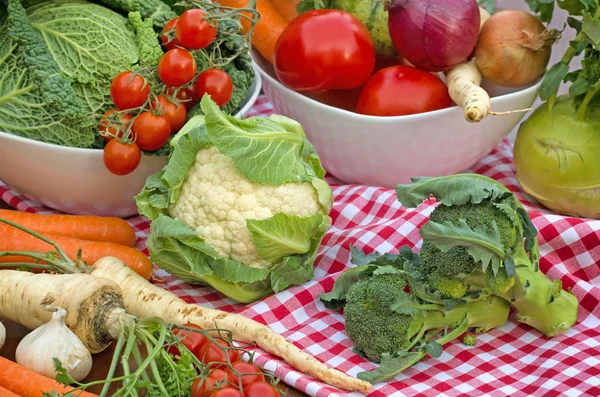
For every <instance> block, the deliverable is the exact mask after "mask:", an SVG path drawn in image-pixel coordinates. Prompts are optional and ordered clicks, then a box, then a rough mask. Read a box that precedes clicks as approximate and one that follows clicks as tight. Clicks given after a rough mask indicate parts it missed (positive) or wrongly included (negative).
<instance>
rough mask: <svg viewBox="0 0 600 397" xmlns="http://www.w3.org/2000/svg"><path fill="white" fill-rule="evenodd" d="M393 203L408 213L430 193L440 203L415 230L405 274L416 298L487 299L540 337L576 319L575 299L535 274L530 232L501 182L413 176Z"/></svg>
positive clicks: (533, 234)
mask: <svg viewBox="0 0 600 397" xmlns="http://www.w3.org/2000/svg"><path fill="white" fill-rule="evenodd" d="M396 192H397V195H398V199H399V200H400V202H401V203H402V204H403V205H405V206H413V207H416V206H417V205H419V204H420V203H421V201H422V200H425V199H428V198H429V196H430V195H431V194H433V195H434V196H435V198H436V199H437V200H438V201H440V205H439V206H438V207H436V209H435V210H434V211H433V212H432V214H431V216H430V218H429V221H428V222H427V223H426V224H425V225H423V227H422V228H421V230H420V233H421V237H423V246H422V248H421V255H420V261H418V262H416V263H408V262H407V265H406V267H405V270H406V271H407V272H408V273H409V274H410V277H409V278H408V281H409V284H410V285H411V289H412V290H413V291H414V293H415V294H416V295H418V296H419V297H420V298H421V299H423V300H425V301H428V302H433V303H444V304H445V305H446V307H447V308H448V307H451V306H453V305H456V304H457V303H462V302H467V301H473V300H477V299H480V298H481V297H484V296H488V295H495V296H499V297H502V298H503V299H506V300H507V301H509V302H511V303H512V304H513V306H514V307H515V308H516V309H517V311H518V314H517V319H518V320H519V321H521V322H524V323H527V324H529V325H531V326H532V327H534V328H536V329H537V330H539V331H541V332H543V333H544V334H545V335H546V336H548V337H553V336H557V335H560V334H562V333H563V332H565V331H566V330H567V329H569V328H570V327H572V326H573V325H574V324H575V322H576V320H577V310H578V302H577V298H576V297H575V296H574V295H573V294H572V293H570V292H568V291H564V290H563V289H562V284H561V282H560V280H556V281H554V282H553V281H550V279H548V277H546V275H545V274H544V273H542V272H541V271H540V270H539V247H538V242H537V239H536V235H537V230H536V229H535V227H534V226H533V224H532V223H531V220H530V219H529V215H528V214H527V212H526V211H525V209H524V208H523V206H522V205H521V203H519V201H518V200H517V199H516V198H515V196H514V195H513V194H512V193H511V192H510V191H509V190H508V189H506V187H504V186H503V185H502V184H500V183H498V182H496V181H494V180H492V179H490V178H487V177H484V176H481V175H474V174H459V175H453V176H448V177H437V178H414V179H413V182H412V184H409V185H398V187H397V188H396Z"/></svg>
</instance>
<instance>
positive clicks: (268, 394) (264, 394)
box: [244, 381, 279, 397]
mask: <svg viewBox="0 0 600 397" xmlns="http://www.w3.org/2000/svg"><path fill="white" fill-rule="evenodd" d="M244 396H246V397H279V392H278V391H277V390H275V388H274V387H273V386H271V385H270V384H268V383H266V382H262V381H260V382H253V383H250V384H249V385H248V386H244Z"/></svg>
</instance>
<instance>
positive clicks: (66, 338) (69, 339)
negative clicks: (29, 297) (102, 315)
mask: <svg viewBox="0 0 600 397" xmlns="http://www.w3.org/2000/svg"><path fill="white" fill-rule="evenodd" d="M44 308H45V309H46V310H49V311H54V313H53V314H52V318H51V319H50V321H49V322H47V323H46V324H44V325H42V326H40V327H38V328H36V329H35V330H33V331H32V332H30V333H29V334H28V335H27V336H25V337H24V338H23V339H22V340H21V342H20V343H19V345H18V346H17V351H16V353H15V357H16V361H17V363H18V364H20V365H22V366H24V367H25V368H28V369H30V370H32V371H34V372H37V373H38V374H40V375H44V376H47V377H49V378H52V379H55V378H56V366H55V365H54V360H53V359H54V358H56V359H58V360H59V361H60V362H61V364H62V366H63V367H64V368H65V370H66V371H67V373H68V374H69V375H70V376H71V377H72V378H73V379H75V380H76V381H80V380H82V379H84V378H85V377H86V376H87V375H88V374H89V373H90V371H91V369H92V355H91V354H90V352H89V351H88V350H87V349H86V347H85V346H84V345H83V343H82V342H81V340H79V338H78V337H77V336H76V335H75V334H74V333H73V332H72V331H71V330H70V329H69V328H68V327H67V326H66V325H65V322H64V319H65V317H66V315H67V311H66V310H65V309H63V308H61V307H57V306H47V307H44Z"/></svg>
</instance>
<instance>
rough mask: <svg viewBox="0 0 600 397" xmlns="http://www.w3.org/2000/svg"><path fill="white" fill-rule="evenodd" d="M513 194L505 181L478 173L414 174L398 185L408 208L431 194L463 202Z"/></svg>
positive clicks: (449, 202)
mask: <svg viewBox="0 0 600 397" xmlns="http://www.w3.org/2000/svg"><path fill="white" fill-rule="evenodd" d="M511 194H512V193H511V192H510V191H509V190H508V189H507V188H506V187H505V186H504V185H502V184H501V183H499V182H496V181H495V180H493V179H491V178H488V177H486V176H483V175H478V174H457V175H451V176H443V177H421V178H412V183H410V184H407V185H398V186H397V187H396V195H397V196H398V201H400V203H401V204H402V205H403V206H405V207H408V208H415V207H417V206H418V205H419V204H421V203H422V202H423V200H426V199H428V198H429V196H430V195H433V196H434V197H435V198H436V200H437V201H439V202H441V203H442V204H444V205H462V204H467V203H473V204H478V203H481V202H482V201H483V200H486V199H489V200H492V201H495V200H498V199H503V198H506V197H508V196H510V195H511Z"/></svg>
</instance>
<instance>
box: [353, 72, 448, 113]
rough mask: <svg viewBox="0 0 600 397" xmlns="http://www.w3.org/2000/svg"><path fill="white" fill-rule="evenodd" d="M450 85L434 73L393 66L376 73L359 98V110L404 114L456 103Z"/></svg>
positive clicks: (422, 111)
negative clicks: (451, 94) (450, 91)
mask: <svg viewBox="0 0 600 397" xmlns="http://www.w3.org/2000/svg"><path fill="white" fill-rule="evenodd" d="M452 105H453V103H452V99H451V98H450V95H448V87H446V84H444V83H443V82H442V81H441V80H440V79H438V78H437V77H435V76H433V75H432V74H431V73H428V72H424V71H422V70H419V69H417V68H414V67H411V66H391V67H389V68H385V69H382V70H380V71H379V72H377V73H375V74H374V75H373V77H371V79H370V80H369V81H368V82H367V84H365V86H364V87H363V90H362V92H361V94H360V97H359V98H358V106H357V107H356V111H357V112H358V113H362V114H368V115H372V116H402V115H407V114H416V113H424V112H430V111H432V110H438V109H444V108H447V107H450V106H452Z"/></svg>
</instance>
